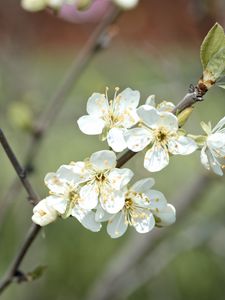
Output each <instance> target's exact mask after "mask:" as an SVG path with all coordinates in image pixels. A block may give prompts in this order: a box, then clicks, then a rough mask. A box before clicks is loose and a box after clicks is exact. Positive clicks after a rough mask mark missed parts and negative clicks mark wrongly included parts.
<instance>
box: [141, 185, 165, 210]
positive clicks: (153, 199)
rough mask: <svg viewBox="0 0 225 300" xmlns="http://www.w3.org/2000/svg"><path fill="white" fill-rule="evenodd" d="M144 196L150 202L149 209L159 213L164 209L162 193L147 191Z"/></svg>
mask: <svg viewBox="0 0 225 300" xmlns="http://www.w3.org/2000/svg"><path fill="white" fill-rule="evenodd" d="M145 195H146V196H147V197H148V199H149V200H150V203H149V207H150V208H151V210H153V211H159V210H161V209H163V208H165V207H166V204H167V201H166V198H165V196H164V195H163V193H161V192H159V191H156V190H149V191H147V192H145Z"/></svg>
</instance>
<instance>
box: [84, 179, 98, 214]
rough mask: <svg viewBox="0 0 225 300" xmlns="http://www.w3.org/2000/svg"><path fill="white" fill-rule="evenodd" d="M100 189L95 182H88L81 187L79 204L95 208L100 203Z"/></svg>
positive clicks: (86, 207)
mask: <svg viewBox="0 0 225 300" xmlns="http://www.w3.org/2000/svg"><path fill="white" fill-rule="evenodd" d="M98 195H99V193H98V189H97V187H96V185H95V184H89V183H88V184H86V185H84V186H82V188H81V189H80V199H79V205H80V207H81V208H84V209H89V210H90V209H92V208H95V207H96V206H97V204H98Z"/></svg>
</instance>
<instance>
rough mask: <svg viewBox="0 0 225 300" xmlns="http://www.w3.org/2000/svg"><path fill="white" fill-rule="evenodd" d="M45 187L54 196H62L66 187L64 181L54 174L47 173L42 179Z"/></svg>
mask: <svg viewBox="0 0 225 300" xmlns="http://www.w3.org/2000/svg"><path fill="white" fill-rule="evenodd" d="M44 182H45V185H46V186H47V187H48V189H49V190H50V191H51V192H53V193H55V194H58V195H59V194H64V193H65V191H66V189H67V187H66V184H65V181H62V180H60V179H59V178H58V176H57V174H56V173H47V174H46V176H45V178H44Z"/></svg>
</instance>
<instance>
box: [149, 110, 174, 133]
mask: <svg viewBox="0 0 225 300" xmlns="http://www.w3.org/2000/svg"><path fill="white" fill-rule="evenodd" d="M159 127H163V128H166V129H167V130H168V131H172V132H176V131H177V130H178V119H177V117H176V116H175V115H174V114H172V113H170V112H160V118H159V119H158V121H157V122H156V124H154V125H152V128H159Z"/></svg>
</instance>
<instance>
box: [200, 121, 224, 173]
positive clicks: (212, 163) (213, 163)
mask: <svg viewBox="0 0 225 300" xmlns="http://www.w3.org/2000/svg"><path fill="white" fill-rule="evenodd" d="M201 125H202V128H203V130H204V131H205V132H206V134H207V137H206V139H205V143H204V145H203V148H202V150H201V162H202V164H203V166H204V167H205V168H206V169H208V170H209V169H210V168H211V169H212V170H213V172H214V173H216V174H217V175H220V176H222V175H223V171H222V169H223V168H224V167H225V165H222V164H221V163H220V161H219V160H220V159H222V158H225V127H224V125H225V117H223V118H222V119H221V120H220V121H219V122H218V124H217V125H216V126H215V127H214V128H213V129H212V128H211V124H210V123H209V124H208V125H207V124H205V123H204V122H202V123H201Z"/></svg>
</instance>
